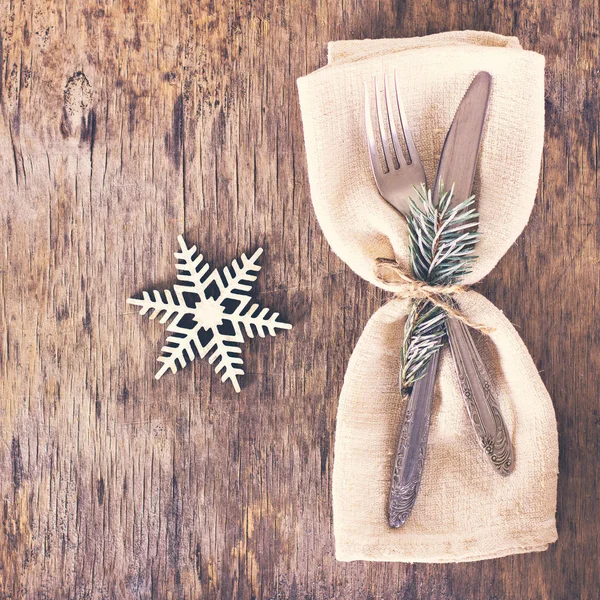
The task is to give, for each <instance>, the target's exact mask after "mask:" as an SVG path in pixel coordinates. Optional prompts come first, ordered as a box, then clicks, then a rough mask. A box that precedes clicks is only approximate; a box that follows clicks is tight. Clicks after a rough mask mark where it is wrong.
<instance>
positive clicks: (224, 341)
mask: <svg viewBox="0 0 600 600" xmlns="http://www.w3.org/2000/svg"><path fill="white" fill-rule="evenodd" d="M177 240H178V241H179V245H180V247H181V250H180V251H179V252H175V258H176V259H177V265H176V268H177V271H178V273H177V279H178V280H179V281H180V282H181V284H176V285H175V286H173V292H172V291H171V290H164V291H163V292H162V293H161V292H159V291H158V290H153V291H152V292H142V298H129V299H128V300H127V302H128V303H129V304H134V305H136V306H140V307H141V308H140V314H141V315H145V314H146V313H148V312H149V311H152V314H151V315H150V319H156V317H157V316H159V315H160V314H162V316H161V318H160V321H159V322H160V323H166V322H167V321H169V320H171V319H172V320H171V322H170V323H169V325H168V326H167V331H170V332H171V333H172V334H173V335H170V336H169V337H168V338H167V342H166V345H165V346H163V348H162V350H161V352H162V356H159V358H158V359H157V360H158V361H159V362H161V363H163V364H162V367H161V368H160V369H159V370H158V372H157V373H156V379H160V378H161V377H162V376H163V375H164V374H165V373H166V372H167V371H168V370H171V371H172V372H173V373H175V372H176V371H177V370H178V369H179V368H183V367H185V366H186V364H187V363H188V361H192V360H194V358H195V357H196V356H199V357H200V358H204V357H205V356H207V355H208V362H209V363H210V364H213V363H216V364H215V371H216V372H217V373H218V374H220V373H221V372H222V376H221V381H227V380H228V379H229V380H230V381H231V383H232V384H233V387H234V388H235V391H236V392H239V391H240V389H241V388H240V384H239V381H238V377H239V376H240V375H243V374H244V371H243V369H242V366H243V360H242V357H241V356H240V354H241V352H242V349H241V348H240V346H239V345H240V344H241V343H242V342H244V335H243V332H245V333H246V335H247V336H248V337H250V338H253V337H254V335H255V333H258V335H259V336H260V337H265V334H266V333H270V334H271V335H275V334H276V333H277V332H276V330H277V329H291V328H292V326H291V325H290V324H289V323H283V322H282V321H278V320H277V317H278V316H279V313H271V314H270V316H269V312H270V311H269V309H268V308H262V309H261V308H260V306H259V305H258V304H252V305H250V306H248V304H249V303H250V302H251V301H252V297H251V296H250V295H249V294H248V292H250V291H251V289H252V285H251V284H252V282H254V281H256V273H258V271H260V266H259V265H258V264H257V260H258V257H259V256H260V255H261V254H262V248H259V249H258V250H257V251H256V252H255V253H254V254H253V255H252V256H251V257H250V258H247V257H246V255H245V254H242V256H241V258H240V260H241V265H240V264H239V262H238V261H237V260H236V259H234V260H233V262H232V263H231V267H224V268H223V274H222V275H221V274H220V273H219V271H218V270H217V269H213V270H212V271H210V267H209V265H208V264H207V263H203V256H202V254H199V253H197V252H196V246H192V247H191V248H188V247H187V245H186V243H185V241H184V239H183V237H182V236H179V237H178V238H177ZM209 271H210V273H209Z"/></svg>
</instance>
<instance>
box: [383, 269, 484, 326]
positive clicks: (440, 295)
mask: <svg viewBox="0 0 600 600" xmlns="http://www.w3.org/2000/svg"><path fill="white" fill-rule="evenodd" d="M375 276H376V277H377V279H379V281H381V282H382V283H385V284H387V285H394V286H396V285H397V286H399V289H398V291H396V292H394V295H395V296H396V298H400V299H402V300H407V299H410V300H414V299H418V300H429V302H431V303H432V304H435V306H438V307H439V308H441V309H442V310H443V311H444V312H445V313H446V314H448V315H449V316H451V317H452V318H454V319H457V320H458V321H461V322H462V323H464V324H465V325H467V326H468V327H471V329H477V331H481V332H482V333H485V334H486V335H489V334H490V333H492V331H494V328H493V327H487V326H486V325H480V324H478V323H474V322H473V321H471V320H469V319H467V317H465V316H464V315H463V314H462V313H461V312H460V311H459V310H457V309H456V308H455V307H454V306H453V305H452V304H450V302H448V301H447V300H445V299H444V296H453V295H455V294H462V293H464V292H466V291H468V290H469V287H468V286H465V285H459V284H453V285H430V284H429V283H426V282H425V281H421V280H419V279H415V278H414V277H412V275H410V274H409V273H407V272H406V271H404V269H403V268H402V267H401V266H400V265H399V264H398V262H397V261H395V260H393V259H390V258H378V259H377V261H376V265H375Z"/></svg>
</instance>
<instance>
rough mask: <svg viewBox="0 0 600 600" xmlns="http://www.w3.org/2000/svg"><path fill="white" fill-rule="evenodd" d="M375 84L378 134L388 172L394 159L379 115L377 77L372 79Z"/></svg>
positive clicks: (392, 166) (392, 167)
mask: <svg viewBox="0 0 600 600" xmlns="http://www.w3.org/2000/svg"><path fill="white" fill-rule="evenodd" d="M373 81H374V83H375V106H376V107H377V117H378V119H377V120H378V122H379V134H380V135H381V146H382V147H383V156H384V158H385V164H386V165H387V169H388V172H391V171H393V170H394V168H395V167H394V159H393V157H392V153H391V152H390V143H389V141H388V136H387V133H386V132H385V121H384V119H383V115H382V114H381V105H380V102H379V93H378V91H377V77H374V78H373Z"/></svg>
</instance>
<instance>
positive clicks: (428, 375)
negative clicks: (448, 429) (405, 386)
mask: <svg viewBox="0 0 600 600" xmlns="http://www.w3.org/2000/svg"><path fill="white" fill-rule="evenodd" d="M438 360H439V352H435V353H434V354H433V355H432V357H431V359H430V360H429V363H428V365H427V367H426V371H425V374H424V375H423V377H421V378H420V379H418V380H417V382H416V383H415V385H414V386H413V389H412V392H411V394H410V397H409V399H408V403H407V405H406V411H405V413H404V421H403V422H402V427H401V429H400V436H399V439H398V449H397V450H396V457H395V460H394V466H393V471H392V481H391V485H390V495H389V500H388V523H389V525H390V527H394V528H397V527H400V526H401V525H402V524H404V522H405V521H406V519H408V517H409V516H410V513H411V512H412V509H413V506H414V504H415V501H416V500H417V495H418V493H419V487H420V485H421V477H422V475H423V467H424V466H425V456H426V454H427V438H428V437H429V423H430V419H431V403H432V400H433V391H434V386H435V377H436V373H437V366H438Z"/></svg>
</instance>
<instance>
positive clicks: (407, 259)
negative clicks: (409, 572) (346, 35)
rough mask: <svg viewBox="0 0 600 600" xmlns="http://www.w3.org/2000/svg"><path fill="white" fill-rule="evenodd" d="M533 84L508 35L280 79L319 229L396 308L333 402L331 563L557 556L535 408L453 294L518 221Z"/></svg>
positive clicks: (530, 391)
mask: <svg viewBox="0 0 600 600" xmlns="http://www.w3.org/2000/svg"><path fill="white" fill-rule="evenodd" d="M543 69H544V59H543V57H542V56H540V55H539V54H536V53H534V52H527V51H524V50H523V49H522V48H521V46H520V44H519V43H518V40H516V39H515V38H505V37H502V36H497V35H494V34H487V33H476V32H450V33H445V34H438V35H432V36H428V37H424V38H418V39H410V40H365V41H357V42H339V43H338V42H332V43H330V45H329V62H328V65H327V66H326V67H323V68H322V69H320V70H318V71H316V72H314V73H312V74H310V75H308V76H306V77H304V78H301V79H299V80H298V88H299V94H300V104H301V108H302V116H303V124H304V135H305V143H306V154H307V160H308V170H309V179H310V184H311V197H312V201H313V204H314V208H315V212H316V214H317V217H318V219H319V223H320V224H321V227H322V228H323V231H324V233H325V236H326V237H327V239H328V241H329V243H330V244H331V246H332V249H333V250H334V252H336V254H338V256H339V257H340V258H341V259H342V260H343V261H344V262H346V263H347V264H348V265H349V266H350V267H351V268H352V269H353V270H354V271H355V272H356V273H357V274H358V275H360V276H361V277H363V278H364V279H366V280H367V281H369V282H370V283H372V284H373V285H377V286H380V287H383V288H384V289H386V290H388V291H390V292H392V293H394V299H392V300H391V301H390V302H389V303H388V304H386V305H384V306H383V307H382V308H381V309H379V310H378V311H377V312H376V313H375V314H374V315H373V317H372V318H371V319H370V321H369V322H368V324H367V325H366V327H365V330H364V332H363V334H362V336H361V338H360V339H359V341H358V343H357V345H356V348H355V349H354V352H353V354H352V357H351V359H350V362H349V364H348V368H347V371H346V375H345V378H344V386H343V389H342V392H341V396H340V401H339V408H338V414H337V423H336V442H335V451H334V469H333V519H334V530H335V540H336V541H335V543H336V557H337V558H338V560H382V561H394V560H397V561H407V562H459V561H469V560H481V559H485V558H493V557H497V556H505V555H507V554H513V553H522V552H534V551H540V550H544V549H546V548H547V547H548V545H549V544H550V543H552V542H554V541H555V540H556V537H557V534H556V525H555V512H556V479H557V474H558V441H557V433H556V421H555V417H554V410H553V407H552V402H551V399H550V397H549V395H548V393H547V391H546V389H545V387H544V385H543V383H542V381H541V379H540V378H539V375H538V373H537V370H536V368H535V365H534V363H533V361H532V360H531V357H530V356H529V353H528V352H527V349H526V348H525V346H524V344H523V342H522V341H521V339H520V338H519V336H518V333H517V332H516V330H515V329H514V328H513V327H512V326H511V324H510V322H509V321H508V320H507V319H506V317H504V316H503V315H502V313H501V312H500V311H499V310H498V309H496V308H495V307H494V306H493V305H492V304H491V303H490V302H489V301H487V300H486V299H485V298H484V297H482V296H481V295H479V294H477V293H476V292H474V291H472V290H470V289H469V287H468V286H471V285H472V284H474V283H476V282H477V281H479V280H480V279H482V278H483V277H484V276H485V275H486V274H487V273H489V272H490V271H491V270H492V269H493V267H494V265H495V264H496V263H497V262H498V260H499V259H500V258H501V257H502V255H503V254H504V253H505V252H506V250H507V249H508V248H509V246H510V245H512V244H513V243H514V242H515V240H516V239H517V237H518V236H519V234H520V233H521V231H522V229H523V228H524V227H525V225H526V223H527V219H528V217H529V213H530V212H531V209H532V205H533V200H534V198H535V192H536V188H537V182H538V178H539V170H540V160H541V149H542V142H543V111H544V107H543V98H544V94H543V91H544V83H543ZM415 70H416V71H418V73H419V75H418V78H417V79H416V80H415V78H414V77H412V76H411V74H412V73H413V72H414V71H415ZM378 81H379V82H381V81H383V85H381V83H380V85H378ZM371 97H373V100H371ZM373 105H374V106H375V108H374V109H373ZM396 121H398V125H397V124H396ZM374 122H376V125H374V124H373V123H374ZM375 131H377V133H378V137H377V136H376V134H375ZM399 131H401V134H399V133H398V132H399ZM401 137H402V138H404V144H405V145H404V146H403V145H402V144H401V141H400V138H401ZM405 151H406V155H405ZM369 163H370V164H369ZM369 167H371V168H369ZM427 181H429V182H430V186H431V187H427ZM421 186H422V187H421ZM444 186H446V188H445V189H446V190H448V191H445V189H444ZM471 332H473V333H471ZM446 339H447V340H448V342H449V349H450V352H449V351H448V348H446V347H445V346H446V343H445V340H446ZM478 346H480V347H481V350H479V349H478ZM452 363H453V364H452ZM386 504H387V507H386ZM386 513H387V519H386Z"/></svg>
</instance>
